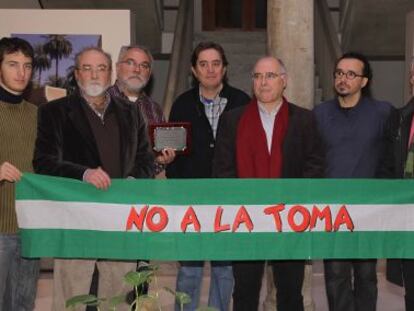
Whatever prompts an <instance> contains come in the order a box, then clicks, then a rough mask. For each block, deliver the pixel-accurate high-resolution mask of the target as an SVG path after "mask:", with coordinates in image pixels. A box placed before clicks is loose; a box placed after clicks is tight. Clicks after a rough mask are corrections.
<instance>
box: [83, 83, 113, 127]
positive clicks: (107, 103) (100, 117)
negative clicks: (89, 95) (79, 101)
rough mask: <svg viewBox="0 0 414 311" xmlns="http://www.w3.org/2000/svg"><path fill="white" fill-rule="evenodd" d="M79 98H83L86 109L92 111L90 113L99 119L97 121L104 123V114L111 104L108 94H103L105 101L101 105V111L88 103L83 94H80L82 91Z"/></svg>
mask: <svg viewBox="0 0 414 311" xmlns="http://www.w3.org/2000/svg"><path fill="white" fill-rule="evenodd" d="M80 94H81V96H82V97H83V99H84V100H85V102H86V103H87V104H88V107H89V108H91V109H92V111H93V112H94V113H95V114H96V115H97V116H98V117H99V119H101V122H102V123H104V120H105V112H106V110H107V109H108V106H109V103H110V102H111V96H110V95H109V93H108V92H105V101H104V103H103V109H100V110H98V109H96V107H95V105H93V104H92V103H90V102H89V101H88V100H87V99H86V97H85V95H84V93H83V92H82V90H81V91H80Z"/></svg>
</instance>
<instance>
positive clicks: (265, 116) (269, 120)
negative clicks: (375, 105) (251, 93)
mask: <svg viewBox="0 0 414 311" xmlns="http://www.w3.org/2000/svg"><path fill="white" fill-rule="evenodd" d="M257 104H258V106H259V115H260V120H261V121H262V126H263V129H264V131H265V133H266V141H267V150H268V151H269V154H270V153H271V151H272V139H273V127H274V126H275V120H276V115H277V113H278V112H279V110H280V107H281V106H282V105H278V106H277V107H276V108H275V109H273V110H272V111H271V112H270V113H269V112H268V111H267V110H266V109H265V107H264V105H263V104H262V103H260V102H257Z"/></svg>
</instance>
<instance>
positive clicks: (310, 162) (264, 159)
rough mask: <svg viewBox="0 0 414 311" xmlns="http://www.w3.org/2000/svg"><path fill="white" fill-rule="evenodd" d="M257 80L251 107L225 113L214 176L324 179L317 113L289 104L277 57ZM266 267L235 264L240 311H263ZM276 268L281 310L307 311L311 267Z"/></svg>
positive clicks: (259, 67)
mask: <svg viewBox="0 0 414 311" xmlns="http://www.w3.org/2000/svg"><path fill="white" fill-rule="evenodd" d="M252 80H253V91H254V95H255V98H254V99H252V100H251V101H250V103H249V104H248V105H246V106H243V107H238V108H235V109H233V110H231V111H229V112H226V113H224V114H223V116H222V118H221V120H220V124H219V128H218V131H217V143H216V149H215V153H214V161H213V176H214V177H219V178H312V177H320V176H322V175H323V154H322V148H321V146H320V144H319V142H320V137H319V135H318V132H317V128H316V122H315V119H314V118H313V114H312V112H311V111H308V110H306V109H303V108H300V107H298V106H296V105H294V104H292V103H289V102H288V101H287V99H286V98H285V97H284V96H283V93H284V90H285V88H286V86H287V71H286V68H285V66H284V64H283V63H282V61H281V60H279V59H277V58H274V57H263V58H260V59H259V60H258V61H257V62H256V65H255V66H254V69H253V73H252ZM240 247H243V245H240ZM258 247H260V246H258ZM275 247H278V245H275ZM290 247H292V248H295V247H298V246H297V245H291V246H290ZM264 264H265V262H264V261H235V262H233V274H234V280H235V284H234V292H233V310H234V311H241V310H243V311H254V310H258V307H259V295H260V288H261V285H262V277H263V271H264ZM270 264H271V265H272V267H273V275H274V283H275V287H276V289H277V291H276V297H277V299H276V301H277V310H278V311H303V309H304V307H303V297H302V293H301V290H302V283H303V279H304V268H305V266H304V265H305V262H304V261H303V260H277V261H272V262H270Z"/></svg>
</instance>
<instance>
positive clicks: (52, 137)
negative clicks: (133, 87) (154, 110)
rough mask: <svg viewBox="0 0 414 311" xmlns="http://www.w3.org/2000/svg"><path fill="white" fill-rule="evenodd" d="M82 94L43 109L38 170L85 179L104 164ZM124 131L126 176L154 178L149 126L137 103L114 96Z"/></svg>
mask: <svg viewBox="0 0 414 311" xmlns="http://www.w3.org/2000/svg"><path fill="white" fill-rule="evenodd" d="M84 104H86V103H85V102H84V99H83V98H82V97H80V96H79V95H71V96H67V97H64V98H61V99H58V100H55V101H52V102H50V103H48V104H45V105H42V106H40V108H39V117H38V130H37V132H38V133H37V140H36V145H35V152H34V159H33V166H34V169H35V172H36V173H39V174H45V175H54V176H62V177H69V178H75V179H80V180H82V177H83V173H84V172H85V170H86V169H88V168H97V167H98V166H102V163H101V160H100V158H99V152H98V147H97V145H96V142H95V138H94V135H93V133H92V130H91V127H90V125H89V122H88V119H87V117H86V115H85V111H84V108H83V107H82V105H84ZM110 105H113V108H114V111H115V114H116V116H117V119H118V126H119V132H120V140H121V141H120V148H121V150H120V152H121V161H122V163H121V169H122V176H123V177H128V176H133V177H140V178H146V177H152V176H153V169H154V167H153V163H154V158H153V153H152V152H151V150H150V146H149V142H148V135H147V132H146V125H145V123H144V121H143V118H142V115H141V113H140V112H139V111H138V109H137V107H136V105H128V104H127V103H125V102H123V101H122V100H121V99H117V98H112V99H111V103H110Z"/></svg>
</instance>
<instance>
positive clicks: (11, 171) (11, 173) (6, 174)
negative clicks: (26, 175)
mask: <svg viewBox="0 0 414 311" xmlns="http://www.w3.org/2000/svg"><path fill="white" fill-rule="evenodd" d="M20 177H22V172H20V171H19V170H18V169H17V167H15V166H14V165H12V164H10V163H9V162H3V163H2V164H1V166H0V181H3V180H7V181H10V182H15V181H19V180H20Z"/></svg>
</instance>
